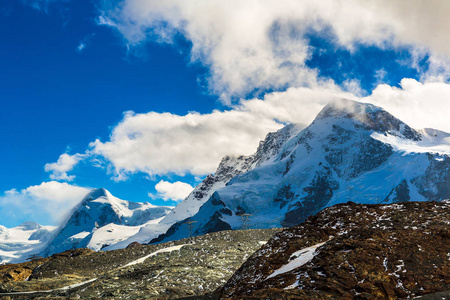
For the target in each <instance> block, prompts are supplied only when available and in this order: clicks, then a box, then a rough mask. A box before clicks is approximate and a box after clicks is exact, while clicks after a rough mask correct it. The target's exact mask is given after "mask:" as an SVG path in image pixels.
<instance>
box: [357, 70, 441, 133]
mask: <svg viewBox="0 0 450 300" xmlns="http://www.w3.org/2000/svg"><path fill="white" fill-rule="evenodd" d="M400 86H401V87H400V88H396V87H392V86H389V85H386V84H383V85H379V86H378V87H377V88H375V90H374V91H373V92H372V95H370V96H368V97H365V98H362V99H361V101H363V102H370V103H373V104H376V105H378V106H381V107H383V108H384V109H386V110H387V111H388V112H390V113H391V114H393V115H394V116H396V117H398V118H400V119H401V120H402V121H404V122H405V123H406V124H408V125H410V126H412V127H413V128H417V129H420V128H435V129H440V130H443V131H446V132H450V122H449V118H448V114H447V112H449V111H450V85H449V84H446V83H442V82H426V83H421V82H418V81H416V80H414V79H403V80H402V81H401V83H400Z"/></svg>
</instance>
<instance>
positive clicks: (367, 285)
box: [220, 200, 450, 299]
mask: <svg viewBox="0 0 450 300" xmlns="http://www.w3.org/2000/svg"><path fill="white" fill-rule="evenodd" d="M220 295H221V299H407V298H414V297H418V296H423V298H422V299H450V201H448V200H446V201H443V202H441V203H439V202H404V203H399V204H391V205H363V204H355V203H351V202H349V203H347V204H340V205H336V206H333V207H330V208H327V209H324V210H322V211H321V212H319V213H318V214H317V215H315V216H313V217H309V218H308V219H307V220H306V222H304V223H303V224H301V225H299V226H296V227H293V228H289V229H286V230H284V231H282V232H280V233H278V234H276V235H275V236H274V237H273V238H272V239H270V240H269V242H268V243H267V244H265V245H264V246H262V247H261V249H259V250H258V251H257V252H256V253H255V254H253V255H252V256H251V257H250V258H249V260H248V261H247V262H245V263H244V264H243V265H242V267H241V268H240V269H239V270H238V271H237V272H236V273H235V274H234V275H233V277H232V278H231V279H230V280H229V281H228V282H227V283H226V285H225V286H224V287H223V289H222V290H221V291H220Z"/></svg>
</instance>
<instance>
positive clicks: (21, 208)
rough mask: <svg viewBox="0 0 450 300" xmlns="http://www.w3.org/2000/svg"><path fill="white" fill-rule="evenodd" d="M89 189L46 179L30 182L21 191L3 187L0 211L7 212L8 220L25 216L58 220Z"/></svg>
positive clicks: (37, 219)
mask: <svg viewBox="0 0 450 300" xmlns="http://www.w3.org/2000/svg"><path fill="white" fill-rule="evenodd" d="M88 192H89V189H87V188H84V187H79V186H75V185H70V184H68V183H65V182H62V183H61V182H57V181H49V182H42V183H41V184H40V185H34V186H30V187H28V188H26V189H22V190H20V191H18V190H16V189H12V190H9V191H5V192H4V195H3V196H2V197H0V212H1V213H2V214H4V215H8V216H9V221H10V222H14V221H16V220H18V221H19V222H21V221H20V220H22V221H23V219H24V218H28V220H33V221H37V222H41V223H44V224H49V223H51V224H54V225H55V224H58V223H59V222H61V221H62V219H63V218H64V217H65V216H66V214H67V213H68V212H69V211H70V209H71V208H72V207H73V206H75V204H77V203H78V202H80V201H81V199H82V198H83V197H84V196H85V195H86V194H87V193H88Z"/></svg>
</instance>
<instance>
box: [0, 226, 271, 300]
mask: <svg viewBox="0 0 450 300" xmlns="http://www.w3.org/2000/svg"><path fill="white" fill-rule="evenodd" d="M278 231H280V229H266V230H245V231H223V232H217V233H211V234H207V235H203V236H199V237H194V238H189V239H184V240H180V241H177V242H170V243H164V244H159V245H136V244H134V245H133V246H134V247H129V248H127V249H122V250H115V251H106V252H94V251H92V250H88V249H76V250H69V251H66V252H63V253H60V254H55V255H53V256H52V257H50V258H44V259H37V260H34V261H31V262H27V263H22V264H16V265H5V266H0V299H68V298H69V299H72V298H73V299H80V298H81V299H97V298H102V299H178V298H182V297H187V296H195V295H202V294H206V293H210V292H213V291H214V290H216V289H217V288H219V287H221V286H222V285H223V284H224V283H225V282H226V281H227V280H228V279H229V278H230V277H231V275H232V274H233V273H234V271H236V270H237V269H238V268H239V266H240V265H241V264H242V263H243V262H244V261H245V260H246V259H247V258H248V257H249V256H250V255H251V254H252V253H254V252H255V251H256V250H257V249H259V248H260V247H261V245H262V244H263V243H265V242H266V241H267V240H268V239H269V238H270V237H271V236H273V234H275V233H276V232H278ZM143 258H144V259H143ZM145 258H146V259H145ZM128 264H131V265H128ZM127 265H128V266H127ZM68 286H71V287H68ZM58 289H59V290H58ZM48 290H53V291H51V292H48ZM30 291H40V292H32V293H27V292H30ZM2 297H3V298H2ZM7 297H9V298H7Z"/></svg>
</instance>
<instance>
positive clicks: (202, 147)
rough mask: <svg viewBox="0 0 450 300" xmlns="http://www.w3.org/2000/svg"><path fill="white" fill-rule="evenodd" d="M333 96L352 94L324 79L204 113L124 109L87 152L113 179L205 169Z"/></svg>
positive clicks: (303, 118) (307, 116)
mask: <svg viewBox="0 0 450 300" xmlns="http://www.w3.org/2000/svg"><path fill="white" fill-rule="evenodd" d="M335 97H345V98H355V97H354V96H352V94H350V93H346V92H343V91H342V90H341V89H340V88H339V87H336V86H335V85H332V84H330V86H329V87H328V88H326V89H325V88H323V89H310V88H290V89H288V90H287V91H285V92H275V93H271V94H267V95H266V96H265V97H264V99H252V100H242V102H241V103H240V104H239V105H236V106H234V107H233V109H232V110H228V111H213V112H211V113H209V114H199V113H195V112H192V113H189V114H187V115H185V116H178V115H174V114H170V113H156V112H149V113H146V114H135V113H132V112H128V113H127V114H125V116H124V119H123V120H122V121H121V122H120V123H119V124H118V125H117V126H116V127H115V128H114V129H113V131H112V134H111V136H110V140H109V141H105V142H102V141H100V140H96V141H94V142H93V143H91V144H90V150H89V153H91V155H98V156H100V157H104V158H106V160H107V161H108V162H109V163H110V166H111V170H112V171H113V172H114V174H115V178H116V180H121V179H126V178H127V175H128V174H132V173H135V172H144V173H148V174H150V175H156V174H157V175H164V174H169V173H176V174H178V175H183V174H185V173H190V174H193V175H205V174H208V173H212V172H214V171H215V170H216V168H217V165H218V163H219V162H220V160H221V159H222V157H224V156H225V155H230V154H231V155H233V154H234V155H249V154H252V153H254V152H255V150H256V148H257V146H258V144H259V141H261V140H262V139H264V137H265V136H266V134H267V133H268V132H271V131H276V130H278V129H280V128H281V127H282V126H283V125H284V124H285V123H300V124H304V125H307V124H308V123H309V122H311V121H312V120H313V118H314V117H315V115H316V114H317V112H318V111H319V110H320V109H321V108H322V107H323V106H324V105H325V104H327V103H328V102H329V101H330V100H332V99H333V98H335Z"/></svg>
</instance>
